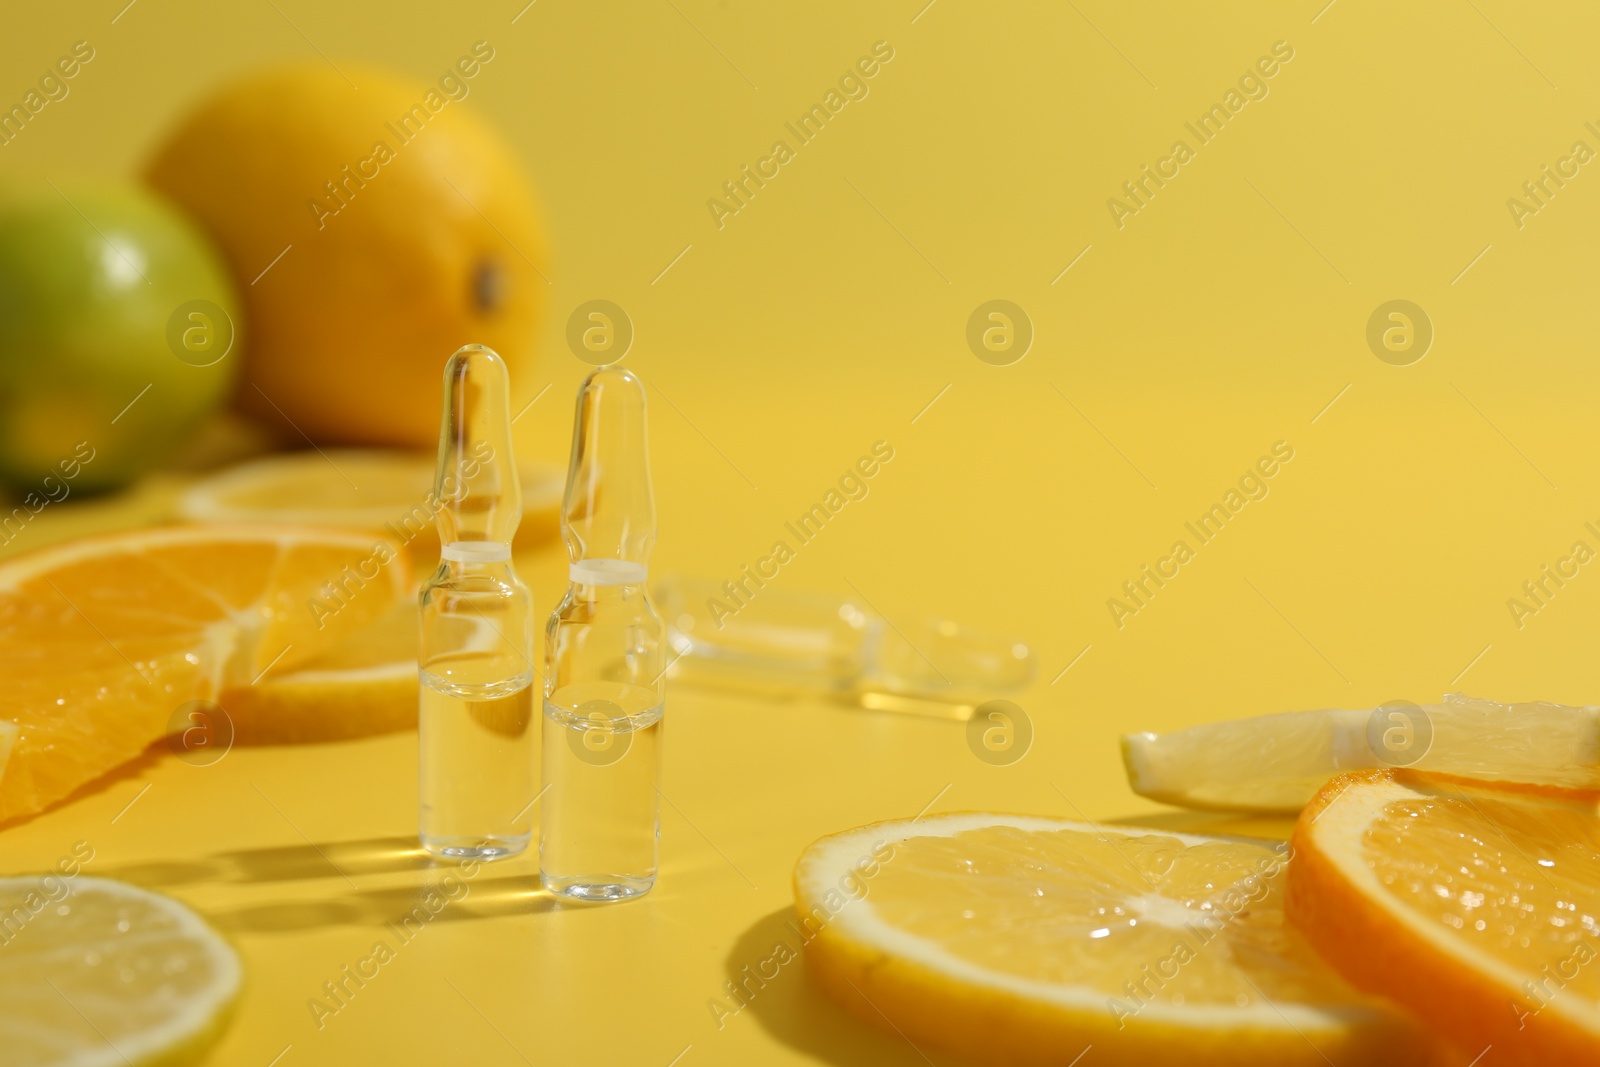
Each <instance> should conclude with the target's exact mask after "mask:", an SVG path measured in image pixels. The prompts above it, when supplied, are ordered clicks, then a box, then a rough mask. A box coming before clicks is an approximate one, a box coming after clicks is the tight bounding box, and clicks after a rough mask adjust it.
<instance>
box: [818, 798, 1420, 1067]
mask: <svg viewBox="0 0 1600 1067" xmlns="http://www.w3.org/2000/svg"><path fill="white" fill-rule="evenodd" d="M1287 861H1288V854H1287V850H1286V848H1285V847H1284V846H1283V845H1282V844H1281V843H1275V842H1267V841H1251V840H1247V839H1224V838H1214V837H1197V836H1193V835H1184V834H1169V833H1160V832H1156V831H1151V830H1142V829H1132V828H1115V829H1114V828H1110V827H1096V826H1092V825H1088V824H1085V823H1076V822H1068V821H1065V820H1061V819H1047V818H1030V817H1027V816H1012V815H986V814H961V815H940V816H933V817H929V818H923V819H914V820H910V821H906V822H889V823H879V824H877V825H875V826H867V827H863V828H861V829H859V830H852V831H850V832H848V833H843V834H838V835H835V836H833V837H827V838H823V839H822V840H821V841H818V842H817V843H815V844H813V845H812V846H811V847H810V848H808V849H807V850H806V851H805V853H804V854H803V855H802V856H801V857H800V862H799V864H798V866H797V867H796V869H795V899H796V907H797V911H798V913H799V918H800V922H801V925H802V927H803V928H804V931H805V932H804V934H803V937H804V940H805V955H806V958H807V963H808V967H809V969H810V971H811V973H812V975H813V977H814V978H815V979H816V980H817V981H818V983H819V984H820V985H821V987H822V988H823V990H824V991H825V992H827V993H828V994H829V995H830V996H832V997H833V998H834V999H836V1000H838V1001H839V1002H840V1003H841V1004H843V1005H844V1006H845V1007H846V1008H848V1009H850V1010H851V1011H853V1012H854V1013H855V1014H857V1015H859V1016H861V1017H862V1018H864V1019H866V1020H867V1021H868V1022H871V1023H874V1024H876V1025H879V1026H888V1027H892V1028H893V1029H895V1030H898V1031H900V1032H901V1033H903V1034H904V1035H905V1036H907V1037H908V1038H909V1039H910V1040H911V1041H913V1042H914V1043H918V1044H921V1043H924V1042H925V1043H926V1044H927V1045H929V1046H938V1047H941V1048H944V1049H947V1050H949V1051H952V1052H956V1053H959V1054H963V1055H966V1056H970V1057H972V1058H974V1059H979V1060H982V1061H984V1062H996V1063H1008V1064H1056V1065H1062V1064H1067V1063H1071V1062H1072V1061H1073V1057H1075V1056H1078V1055H1080V1054H1082V1052H1083V1050H1084V1049H1085V1048H1086V1047H1088V1046H1092V1047H1093V1060H1092V1062H1094V1063H1095V1064H1108V1065H1109V1064H1125V1065H1133V1064H1139V1065H1146V1064H1151V1063H1170V1062H1180V1061H1181V1062H1183V1063H1184V1064H1186V1065H1189V1067H1199V1065H1205V1064H1234V1065H1241V1064H1262V1065H1268V1064H1270V1065H1273V1067H1283V1065H1300V1064H1304V1065H1315V1067H1326V1065H1327V1064H1328V1063H1330V1062H1331V1063H1333V1064H1335V1065H1337V1067H1346V1065H1348V1067H1358V1065H1359V1067H1373V1065H1382V1064H1415V1063H1418V1062H1420V1061H1422V1060H1424V1059H1425V1058H1426V1055H1427V1050H1428V1049H1429V1048H1430V1047H1431V1046H1430V1044H1429V1042H1428V1039H1427V1038H1425V1037H1424V1036H1423V1035H1421V1034H1420V1033H1419V1032H1418V1031H1416V1030H1415V1029H1413V1028H1412V1026H1411V1024H1409V1023H1407V1022H1405V1021H1404V1020H1402V1019H1401V1018H1400V1017H1399V1016H1397V1015H1396V1014H1394V1013H1393V1012H1392V1011H1391V1010H1390V1009H1389V1008H1388V1007H1387V1006H1385V1005H1383V1004H1382V1003H1380V1002H1378V1001H1376V1000H1374V999H1371V998H1368V997H1366V996H1364V995H1362V994H1358V993H1356V992H1355V991H1354V990H1352V989H1351V988H1350V987H1349V986H1348V985H1346V984H1345V983H1344V982H1343V981H1342V980H1341V979H1340V978H1339V977H1338V976H1337V975H1335V974H1334V973H1333V972H1332V971H1331V970H1329V969H1328V968H1327V967H1326V966H1324V965H1323V964H1322V963H1321V961H1320V960H1318V959H1317V957H1316V955H1315V953H1313V952H1312V950H1311V948H1310V947H1309V946H1308V945H1307V944H1306V943H1305V941H1304V940H1303V939H1302V938H1301V937H1300V936H1299V935H1298V934H1297V933H1296V932H1295V931H1294V930H1292V929H1291V928H1289V927H1288V926H1287V925H1286V924H1285V922H1284V919H1283V911H1282V906H1281V904H1282V892H1281V889H1282V881H1283V868H1284V865H1285V864H1286V863H1287Z"/></svg>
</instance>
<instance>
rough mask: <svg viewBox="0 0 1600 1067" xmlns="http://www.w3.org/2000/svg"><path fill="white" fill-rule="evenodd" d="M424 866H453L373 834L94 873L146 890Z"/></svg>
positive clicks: (402, 841) (405, 841) (404, 841)
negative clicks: (196, 884) (343, 839)
mask: <svg viewBox="0 0 1600 1067" xmlns="http://www.w3.org/2000/svg"><path fill="white" fill-rule="evenodd" d="M429 868H436V869H438V870H439V872H440V875H441V877H442V876H443V875H444V874H446V873H449V872H450V871H452V870H455V869H456V867H455V866H454V865H453V864H438V863H435V862H434V861H433V860H432V859H431V858H430V857H429V856H428V854H427V853H426V852H423V851H422V848H421V846H419V845H418V844H417V839H416V838H415V837H375V838H367V839H365V840H359V841H330V842H326V843H324V844H320V845H317V844H306V845H284V846H281V847H276V848H254V849H245V850H241V851H234V852H216V853H213V854H212V855H210V856H207V857H205V858H204V859H200V860H192V861H187V862H180V863H164V862H161V861H159V860H157V861H152V862H147V863H130V864H126V865H124V866H121V867H116V868H112V869H109V870H103V871H100V872H98V873H100V874H102V875H104V876H105V877H107V878H122V879H125V880H127V881H129V882H135V883H137V884H139V885H142V886H145V887H147V888H150V889H161V888H164V887H168V886H180V885H190V884H193V883H195V882H224V883H243V884H255V883H260V882H289V881H296V880H299V879H306V878H338V877H341V876H344V877H351V876H354V875H358V874H394V873H397V872H400V871H422V870H427V869H429Z"/></svg>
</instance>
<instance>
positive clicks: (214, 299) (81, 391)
mask: <svg viewBox="0 0 1600 1067" xmlns="http://www.w3.org/2000/svg"><path fill="white" fill-rule="evenodd" d="M241 328H242V323H241V321H240V316H239V313H238V305H237V299H236V297H235V293H234V288H233V285H232V284H231V282H230V281H229V277H228V271H227V269H226V266H225V265H224V263H223V262H222V260H221V258H220V257H219V256H218V254H217V252H216V250H215V249H214V248H212V246H211V245H210V243H209V242H208V241H207V239H206V238H205V236H204V235H203V234H202V233H200V231H199V230H197V229H196V228H195V226H194V225H193V224H192V223H191V222H189V221H188V220H187V219H186V218H184V217H183V215H182V214H181V213H180V212H178V211H177V210H175V209H174V208H173V207H172V206H171V205H169V204H167V203H165V202H163V201H162V200H161V199H159V198H158V197H156V196H154V195H152V194H151V193H149V192H147V191H145V190H142V189H138V188H120V187H115V186H103V185H94V186H85V185H77V184H67V183H57V185H56V187H52V186H51V185H50V184H47V183H44V182H37V183H34V182H8V183H6V184H4V185H3V186H0V479H4V480H5V481H6V482H8V483H9V484H10V485H11V486H12V487H13V488H14V489H16V490H18V491H19V492H20V493H22V494H24V495H26V494H30V493H31V494H33V496H34V498H35V500H42V499H50V500H55V499H63V498H64V497H65V496H66V495H68V494H70V493H71V492H73V491H76V490H84V489H91V490H92V489H107V488H114V487H117V486H121V485H124V484H126V483H128V482H129V481H132V480H133V479H134V478H135V477H137V476H138V475H140V474H142V473H143V472H144V471H145V470H147V469H148V468H149V467H151V466H152V465H153V464H154V463H156V462H158V461H159V460H161V459H163V458H164V457H165V456H166V455H167V454H168V453H169V452H170V450H171V449H172V447H173V446H174V445H175V444H176V443H177V442H178V441H179V440H181V439H182V438H184V437H185V436H186V435H187V434H188V433H189V432H190V431H191V430H193V429H194V427H195V426H196V424H197V423H199V422H200V420H201V419H202V418H203V417H204V416H205V415H206V414H207V413H208V412H210V411H212V410H213V409H214V408H215V407H216V406H217V405H218V404H219V402H221V401H222V400H223V399H224V398H225V397H226V396H227V394H228V392H229V390H230V388H231V386H232V383H233V380H234V378H235V374H236V370H237V367H238V363H239V360H238V352H237V347H238V340H239V338H238V337H237V336H236V335H237V333H238V332H239V331H240V330H241ZM47 476H50V477H51V478H52V480H51V482H50V483H48V484H46V483H45V482H44V479H45V478H46V477H47ZM32 506H33V505H30V508H31V507H32Z"/></svg>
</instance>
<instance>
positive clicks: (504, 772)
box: [417, 652, 539, 860]
mask: <svg viewBox="0 0 1600 1067" xmlns="http://www.w3.org/2000/svg"><path fill="white" fill-rule="evenodd" d="M428 668H431V669H428ZM421 674H422V678H421V681H422V685H421V693H422V699H421V704H420V708H419V717H418V721H417V729H418V732H419V740H420V742H421V744H420V752H421V762H422V766H421V772H422V773H421V782H422V810H421V837H422V847H423V848H424V849H426V850H427V851H428V852H429V853H431V854H433V855H435V856H446V857H450V858H457V859H482V860H492V859H500V858H502V857H505V856H513V855H516V854H517V853H519V852H521V851H522V850H524V849H525V848H527V847H528V842H529V840H530V839H531V838H532V836H533V804H534V799H535V797H536V795H537V793H538V782H537V780H536V772H537V768H538V763H539V761H538V756H537V753H536V752H535V751H533V747H534V746H536V745H537V744H538V741H539V738H538V734H537V733H536V732H535V731H536V729H537V724H536V723H534V721H533V708H534V690H533V672H532V670H531V669H530V668H529V665H528V663H527V661H526V660H522V659H518V658H517V657H515V656H512V655H508V654H500V653H496V652H463V653H461V654H459V655H453V656H447V657H440V658H438V659H436V660H434V661H432V662H430V663H429V664H428V665H427V668H424V669H423V671H422V672H421Z"/></svg>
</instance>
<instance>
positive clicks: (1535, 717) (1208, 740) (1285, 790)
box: [1122, 693, 1600, 812]
mask: <svg viewBox="0 0 1600 1067" xmlns="http://www.w3.org/2000/svg"><path fill="white" fill-rule="evenodd" d="M1122 759H1123V763H1124V764H1125V765H1126V767H1127V771H1128V784H1129V785H1130V786H1132V788H1133V791H1134V792H1135V793H1138V794H1139V795H1140V796H1146V797H1149V798H1151V799H1152V800H1159V801H1163V802H1164V803H1167V804H1176V805H1178V806H1180V807H1187V808H1208V809H1212V810H1219V811H1260V812H1295V811H1299V810H1300V809H1301V808H1302V807H1304V806H1305V804H1306V802H1307V801H1309V800H1310V799H1311V798H1312V797H1313V796H1315V795H1316V792H1317V790H1319V789H1321V788H1322V786H1323V785H1325V784H1326V783H1327V781H1328V779H1330V778H1332V777H1333V776H1334V775H1337V774H1341V773H1343V772H1345V771H1351V770H1365V769H1372V768H1381V767H1415V768H1417V769H1419V770H1431V771H1437V772H1440V773H1443V774H1456V775H1461V776H1463V777H1468V778H1481V779H1486V780H1490V781H1508V782H1527V783H1532V784H1542V785H1555V786H1563V787H1566V788H1574V789H1578V788H1582V789H1589V788H1600V709H1597V708H1593V707H1581V708H1580V707H1567V706H1565V705H1562V704H1545V703H1526V704H1497V703H1495V702H1494V701H1492V700H1477V699H1474V698H1472V697H1467V696H1462V695H1461V694H1459V693H1451V694H1449V695H1448V696H1446V697H1445V698H1444V703H1442V704H1426V705H1419V704H1410V703H1406V702H1404V701H1396V702H1394V703H1392V704H1385V705H1383V706H1381V707H1377V708H1371V709H1366V710H1360V711H1294V712H1288V713H1284V714H1278V715H1262V716H1259V717H1257V718H1251V719H1235V720H1232V721H1229V722H1218V723H1208V724H1206V725H1203V726H1191V727H1189V728H1188V729H1186V730H1177V731H1174V732H1173V733H1169V734H1152V733H1141V734H1128V735H1127V736H1125V737H1123V739H1122Z"/></svg>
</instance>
